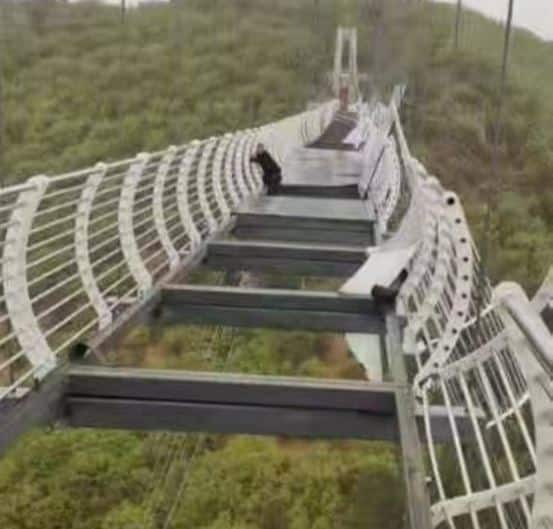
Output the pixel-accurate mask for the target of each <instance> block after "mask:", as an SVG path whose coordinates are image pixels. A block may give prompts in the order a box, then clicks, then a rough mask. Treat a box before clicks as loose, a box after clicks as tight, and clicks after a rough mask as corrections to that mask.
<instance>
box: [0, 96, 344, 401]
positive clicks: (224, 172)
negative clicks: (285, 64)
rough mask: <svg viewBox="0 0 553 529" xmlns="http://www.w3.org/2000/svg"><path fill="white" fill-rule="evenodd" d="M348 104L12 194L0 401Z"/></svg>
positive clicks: (108, 317) (136, 294)
mask: <svg viewBox="0 0 553 529" xmlns="http://www.w3.org/2000/svg"><path fill="white" fill-rule="evenodd" d="M337 108H338V103H337V101H329V102H328V103H325V104H323V105H320V106H318V107H316V108H314V109H312V110H309V111H307V112H303V113H301V114H297V115H295V116H291V117H289V118H286V119H283V120H280V121H277V122H274V123H270V124H267V125H264V126H262V127H260V128H257V129H251V130H246V131H238V132H235V133H232V134H226V135H224V136H220V137H216V138H211V139H210V140H206V141H203V142H197V141H193V142H190V143H187V144H185V145H181V146H170V147H168V148H167V149H165V150H162V151H158V152H155V153H144V154H140V155H138V156H137V157H135V158H128V159H125V160H120V161H116V162H112V163H107V164H97V165H95V166H93V167H88V168H85V169H81V170H77V171H72V172H69V173H64V174H61V175H57V176H52V177H47V176H40V177H35V178H32V179H30V180H29V181H28V182H25V183H23V184H19V185H16V186H12V187H8V188H4V189H0V199H1V201H0V202H1V203H0V400H1V399H2V398H5V397H7V396H8V395H9V394H13V393H14V392H15V391H16V390H17V389H18V388H19V387H21V386H24V385H30V384H32V383H33V381H35V380H37V379H41V378H43V377H45V376H46V375H47V374H48V372H49V371H50V370H51V369H53V368H54V367H55V365H56V362H58V360H59V358H60V356H62V355H64V354H65V353H67V351H68V350H69V349H70V348H71V347H72V346H73V345H74V344H75V343H76V342H77V341H81V340H83V339H85V338H87V337H91V336H92V335H94V333H97V332H99V331H101V330H102V329H103V328H105V327H106V326H107V325H109V324H110V323H112V321H113V320H114V319H116V318H117V317H118V316H120V314H121V306H122V305H126V304H127V303H128V300H129V299H138V298H140V297H143V298H146V297H147V296H148V295H149V292H150V291H151V289H152V288H154V287H155V285H156V282H157V281H158V280H159V279H160V278H161V277H163V276H164V275H165V274H166V273H168V272H169V271H170V270H174V269H176V268H177V267H178V265H179V262H180V261H182V260H184V259H186V258H188V257H190V256H191V255H193V254H194V253H195V252H197V251H199V249H200V247H201V243H202V242H203V241H204V240H205V239H206V238H207V237H209V236H210V234H211V233H214V232H216V231H219V230H220V229H222V228H223V227H224V225H225V224H227V223H228V222H229V221H230V212H232V211H233V210H234V209H235V208H236V206H237V205H238V203H239V202H242V201H245V200H247V199H248V198H250V197H251V196H255V195H257V194H259V193H261V191H262V185H261V178H260V175H259V173H258V172H257V170H256V169H255V168H253V167H252V166H251V164H250V157H251V156H252V154H253V152H254V150H255V148H256V144H257V142H259V141H262V142H264V143H265V144H266V145H267V147H268V148H269V150H270V151H271V152H274V153H275V155H276V156H277V157H279V158H280V159H282V158H284V157H286V156H287V154H288V152H289V151H290V149H293V148H295V147H298V146H302V145H303V144H304V143H305V142H312V141H314V140H315V139H317V137H319V136H320V135H321V134H322V132H323V130H324V129H325V128H326V126H327V125H328V124H329V121H330V120H331V119H332V117H333V114H334V112H335V111H336V110H337Z"/></svg>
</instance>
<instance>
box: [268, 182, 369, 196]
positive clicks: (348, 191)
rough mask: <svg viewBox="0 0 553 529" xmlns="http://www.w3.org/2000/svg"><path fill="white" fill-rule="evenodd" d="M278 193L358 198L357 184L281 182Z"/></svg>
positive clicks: (284, 194)
mask: <svg viewBox="0 0 553 529" xmlns="http://www.w3.org/2000/svg"><path fill="white" fill-rule="evenodd" d="M279 194H280V195H283V196H294V197H309V198H344V199H355V198H359V189H358V188H357V185H344V186H325V185H319V186H317V185H301V184H283V185H282V186H280V190H279Z"/></svg>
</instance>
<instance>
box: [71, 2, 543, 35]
mask: <svg viewBox="0 0 553 529" xmlns="http://www.w3.org/2000/svg"><path fill="white" fill-rule="evenodd" d="M73 1H78V0H73ZM140 1H141V0H127V4H128V5H136V4H137V3H140ZM158 1H163V0H158ZM439 1H443V2H449V3H456V2H457V0H439ZM106 2H108V3H112V4H119V3H121V0H106ZM463 3H464V5H466V6H468V7H471V8H472V9H476V10H478V11H481V12H482V13H485V14H486V15H489V16H491V17H494V18H499V19H503V20H504V19H505V17H506V14H507V5H508V0H463ZM514 22H515V24H516V25H517V26H523V27H525V28H528V29H530V30H532V31H533V32H535V33H537V34H538V35H540V36H541V37H542V38H544V39H547V40H553V0H515V14H514Z"/></svg>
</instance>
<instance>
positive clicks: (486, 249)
mask: <svg viewBox="0 0 553 529" xmlns="http://www.w3.org/2000/svg"><path fill="white" fill-rule="evenodd" d="M508 2H509V9H508V13H507V23H506V26H505V34H504V41H503V58H502V64H501V78H500V82H499V99H498V102H497V115H496V120H495V126H494V128H493V137H492V164H491V179H490V182H489V183H488V185H487V193H486V213H485V218H484V234H483V242H482V265H481V267H480V285H479V287H480V289H482V288H483V286H484V284H485V281H486V277H489V274H488V268H489V254H490V245H491V240H490V239H491V220H492V206H493V204H492V201H493V196H494V195H493V189H492V184H493V182H495V181H496V180H497V179H498V176H499V168H498V165H499V148H500V142H501V135H502V129H503V111H504V107H505V94H506V90H507V75H508V67H509V54H510V50H511V34H512V29H513V11H514V4H515V0H508ZM482 301H483V296H480V295H479V296H478V319H479V320H480V317H481V314H482V311H483V310H484V308H485V307H483V303H482Z"/></svg>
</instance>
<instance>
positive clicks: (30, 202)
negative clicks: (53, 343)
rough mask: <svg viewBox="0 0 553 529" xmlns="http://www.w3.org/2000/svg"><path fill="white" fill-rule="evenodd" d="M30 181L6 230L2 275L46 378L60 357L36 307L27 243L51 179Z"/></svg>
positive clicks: (16, 322)
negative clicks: (31, 289)
mask: <svg viewBox="0 0 553 529" xmlns="http://www.w3.org/2000/svg"><path fill="white" fill-rule="evenodd" d="M29 183H30V184H31V185H32V187H31V188H30V189H28V190H25V191H22V192H21V193H20V194H19V196H18V198H17V203H16V204H15V207H14V210H13V212H12V214H11V218H10V222H9V225H8V229H7V231H6V236H5V240H4V253H3V256H2V275H3V277H4V296H5V298H6V309H7V311H8V314H9V317H10V321H11V324H12V327H13V330H14V333H15V335H16V336H17V340H18V341H19V344H20V346H21V349H22V350H23V351H24V353H25V355H26V356H27V358H28V359H29V362H30V363H31V364H32V365H33V367H34V368H35V378H37V379H42V378H44V376H46V374H47V373H48V372H49V371H51V370H52V369H53V368H54V367H55V365H56V357H55V355H54V353H53V351H52V349H51V348H50V346H49V344H48V342H47V340H46V338H45V336H44V334H43V333H42V330H41V329H40V325H39V323H38V320H37V318H36V316H35V314H34V311H33V305H32V301H31V298H30V295H29V286H28V283H27V243H28V241H29V236H30V232H31V229H32V226H33V221H34V217H35V214H36V212H37V210H38V208H39V205H40V201H41V200H42V197H43V196H44V194H45V192H46V189H47V188H48V184H49V179H48V178H47V177H46V176H37V177H35V178H32V179H31V180H30V181H29Z"/></svg>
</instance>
